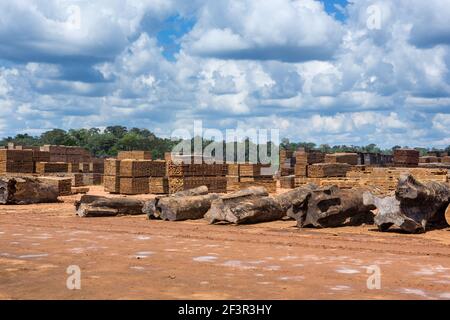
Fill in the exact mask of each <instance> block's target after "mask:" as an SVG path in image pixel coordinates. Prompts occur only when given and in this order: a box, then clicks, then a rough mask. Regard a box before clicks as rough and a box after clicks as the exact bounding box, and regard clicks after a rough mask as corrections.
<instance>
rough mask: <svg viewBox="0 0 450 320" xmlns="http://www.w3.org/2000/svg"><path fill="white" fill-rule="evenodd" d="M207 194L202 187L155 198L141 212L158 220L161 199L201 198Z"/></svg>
mask: <svg viewBox="0 0 450 320" xmlns="http://www.w3.org/2000/svg"><path fill="white" fill-rule="evenodd" d="M208 192H209V190H208V187H206V186H202V187H198V188H195V189H190V190H186V191H181V192H177V193H174V194H172V195H169V196H167V195H163V196H157V197H155V198H154V199H152V200H150V201H146V202H145V204H144V207H143V209H142V212H143V213H145V214H146V215H147V217H148V218H149V219H160V218H161V217H160V214H161V210H160V209H158V203H159V201H160V200H161V199H164V198H167V197H189V196H201V195H206V194H208Z"/></svg>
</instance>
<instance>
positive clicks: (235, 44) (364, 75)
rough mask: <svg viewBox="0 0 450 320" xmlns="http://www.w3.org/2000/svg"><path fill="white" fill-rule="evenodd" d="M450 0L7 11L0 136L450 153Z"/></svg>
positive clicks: (1, 23) (164, 0)
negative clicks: (224, 137)
mask: <svg viewBox="0 0 450 320" xmlns="http://www.w3.org/2000/svg"><path fill="white" fill-rule="evenodd" d="M449 4H450V0H429V1H422V0H396V1H391V0H353V1H346V0H329V1H316V0H265V1H261V0H239V1H237V0H214V1H211V0H210V1H207V0H192V1H183V0H97V1H88V0H16V1H0V111H1V116H0V137H5V136H12V135H15V134H17V133H29V134H32V135H37V134H40V133H41V132H43V131H46V130H50V129H53V128H62V129H69V128H90V127H100V128H102V127H106V126H108V125H119V124H120V125H125V126H128V127H139V128H147V129H149V130H151V131H153V132H155V133H156V134H158V135H161V136H170V135H171V132H173V130H176V129H180V128H188V129H189V128H191V127H192V125H193V122H194V121H195V120H202V121H203V126H204V127H205V128H216V129H220V130H225V129H235V128H240V129H251V128H255V129H258V128H262V129H279V130H280V135H281V136H282V137H287V138H289V139H291V140H292V141H312V142H315V143H317V144H323V143H328V144H348V145H350V144H353V145H367V144H370V143H375V144H378V145H379V146H381V147H392V146H394V145H403V146H406V145H407V146H417V147H419V146H421V147H446V146H448V145H450V73H449V68H450V47H449V46H450V24H449V23H448V17H450V5H449Z"/></svg>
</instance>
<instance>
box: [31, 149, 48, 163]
mask: <svg viewBox="0 0 450 320" xmlns="http://www.w3.org/2000/svg"><path fill="white" fill-rule="evenodd" d="M33 162H50V152H47V151H40V150H33Z"/></svg>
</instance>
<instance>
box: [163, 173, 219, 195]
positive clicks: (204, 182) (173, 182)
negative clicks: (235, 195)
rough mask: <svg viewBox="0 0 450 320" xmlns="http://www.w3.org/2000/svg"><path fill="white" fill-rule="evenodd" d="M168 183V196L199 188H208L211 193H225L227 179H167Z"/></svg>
mask: <svg viewBox="0 0 450 320" xmlns="http://www.w3.org/2000/svg"><path fill="white" fill-rule="evenodd" d="M168 182H169V193H170V194H173V193H177V192H180V191H184V190H189V189H195V188H198V187H201V186H206V187H208V190H209V191H210V192H213V193H225V192H227V178H226V177H224V176H215V177H214V176H212V177H206V176H198V177H192V176H189V177H168Z"/></svg>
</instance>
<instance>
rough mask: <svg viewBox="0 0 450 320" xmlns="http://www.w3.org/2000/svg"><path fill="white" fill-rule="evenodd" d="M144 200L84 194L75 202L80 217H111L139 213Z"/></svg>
mask: <svg viewBox="0 0 450 320" xmlns="http://www.w3.org/2000/svg"><path fill="white" fill-rule="evenodd" d="M143 206H144V201H142V200H136V199H128V198H106V197H99V196H90V195H85V196H82V197H81V200H80V201H77V202H75V210H76V213H77V215H78V216H80V217H112V216H119V215H140V214H143V213H142V208H143Z"/></svg>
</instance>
